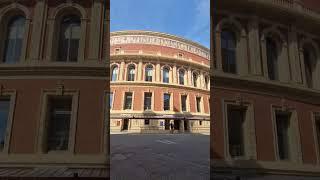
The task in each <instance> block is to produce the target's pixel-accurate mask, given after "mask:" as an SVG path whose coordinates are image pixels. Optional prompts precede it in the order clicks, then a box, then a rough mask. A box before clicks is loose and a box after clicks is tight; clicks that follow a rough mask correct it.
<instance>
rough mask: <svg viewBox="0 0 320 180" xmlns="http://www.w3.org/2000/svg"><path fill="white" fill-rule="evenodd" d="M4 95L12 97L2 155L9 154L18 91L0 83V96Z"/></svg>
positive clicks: (0, 153) (0, 152)
mask: <svg viewBox="0 0 320 180" xmlns="http://www.w3.org/2000/svg"><path fill="white" fill-rule="evenodd" d="M2 96H8V97H9V98H10V108H9V114H8V121H7V127H6V132H5V143H4V147H3V150H2V151H0V156H1V155H5V156H7V155H9V147H10V141H11V131H12V125H13V118H14V111H15V106H16V97H17V91H16V90H13V89H6V88H5V87H4V86H2V85H1V84H0V98H1V97H2Z"/></svg>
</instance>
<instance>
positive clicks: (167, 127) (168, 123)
mask: <svg viewBox="0 0 320 180" xmlns="http://www.w3.org/2000/svg"><path fill="white" fill-rule="evenodd" d="M164 129H165V130H170V120H168V119H166V120H165V121H164Z"/></svg>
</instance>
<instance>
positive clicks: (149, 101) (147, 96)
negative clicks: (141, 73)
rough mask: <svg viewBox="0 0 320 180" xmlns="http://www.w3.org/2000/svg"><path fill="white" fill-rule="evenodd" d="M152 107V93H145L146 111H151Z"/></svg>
mask: <svg viewBox="0 0 320 180" xmlns="http://www.w3.org/2000/svg"><path fill="white" fill-rule="evenodd" d="M151 105H152V93H151V92H145V93H144V108H143V109H144V110H151Z"/></svg>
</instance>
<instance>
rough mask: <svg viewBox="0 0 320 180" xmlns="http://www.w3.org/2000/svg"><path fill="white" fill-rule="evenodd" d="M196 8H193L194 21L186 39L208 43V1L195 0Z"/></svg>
mask: <svg viewBox="0 0 320 180" xmlns="http://www.w3.org/2000/svg"><path fill="white" fill-rule="evenodd" d="M195 3H196V4H197V6H196V7H195V14H194V19H193V22H192V28H191V29H190V31H188V33H187V35H186V37H188V38H190V39H193V40H195V41H198V42H200V43H201V42H202V43H203V42H207V43H206V44H204V45H208V44H209V41H210V0H195Z"/></svg>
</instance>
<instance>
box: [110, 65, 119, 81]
mask: <svg viewBox="0 0 320 180" xmlns="http://www.w3.org/2000/svg"><path fill="white" fill-rule="evenodd" d="M116 80H118V66H114V67H113V68H112V74H111V81H116Z"/></svg>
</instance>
